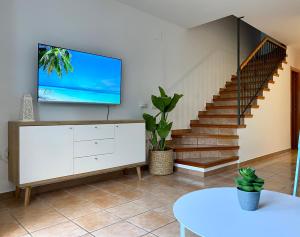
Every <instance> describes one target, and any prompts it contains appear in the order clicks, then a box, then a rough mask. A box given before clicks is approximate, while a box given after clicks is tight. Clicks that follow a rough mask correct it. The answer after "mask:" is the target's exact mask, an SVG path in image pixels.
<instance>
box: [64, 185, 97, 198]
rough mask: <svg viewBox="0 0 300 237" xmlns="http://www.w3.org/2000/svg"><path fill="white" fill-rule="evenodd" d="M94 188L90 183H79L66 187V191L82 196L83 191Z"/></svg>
mask: <svg viewBox="0 0 300 237" xmlns="http://www.w3.org/2000/svg"><path fill="white" fill-rule="evenodd" d="M95 189H96V188H95V187H93V186H91V185H80V186H76V187H72V188H68V189H66V191H67V192H69V193H71V194H72V195H75V196H84V195H85V193H87V192H89V191H92V190H95Z"/></svg>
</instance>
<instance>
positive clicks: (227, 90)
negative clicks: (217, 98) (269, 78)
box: [220, 87, 270, 93]
mask: <svg viewBox="0 0 300 237" xmlns="http://www.w3.org/2000/svg"><path fill="white" fill-rule="evenodd" d="M253 90H254V89H251V90H248V91H253ZM237 91H238V90H237V89H228V88H221V89H220V93H232V92H237ZM260 91H270V88H267V87H265V88H263V89H261V90H260Z"/></svg>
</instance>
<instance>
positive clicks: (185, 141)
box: [173, 137, 238, 146]
mask: <svg viewBox="0 0 300 237" xmlns="http://www.w3.org/2000/svg"><path fill="white" fill-rule="evenodd" d="M173 142H174V144H177V145H224V146H227V145H228V146H237V145H238V139H229V138H227V139H226V138H225V139H224V138H210V137H201V138H197V137H185V138H175V139H173Z"/></svg>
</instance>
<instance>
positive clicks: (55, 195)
mask: <svg viewBox="0 0 300 237" xmlns="http://www.w3.org/2000/svg"><path fill="white" fill-rule="evenodd" d="M68 196H70V193H68V192H66V191H65V190H57V191H52V192H46V193H41V194H39V195H38V197H39V198H40V199H42V200H45V201H47V202H52V201H56V200H60V199H62V198H64V197H68Z"/></svg>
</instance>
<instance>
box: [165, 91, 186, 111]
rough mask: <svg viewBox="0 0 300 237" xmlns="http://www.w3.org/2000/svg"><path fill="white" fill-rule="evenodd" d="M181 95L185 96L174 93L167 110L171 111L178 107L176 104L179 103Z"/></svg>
mask: <svg viewBox="0 0 300 237" xmlns="http://www.w3.org/2000/svg"><path fill="white" fill-rule="evenodd" d="M181 97H183V95H179V94H174V96H173V98H172V99H171V101H170V103H169V104H168V106H167V108H166V112H171V111H172V110H173V109H174V108H175V107H176V104H177V103H178V101H179V100H180V98H181Z"/></svg>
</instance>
